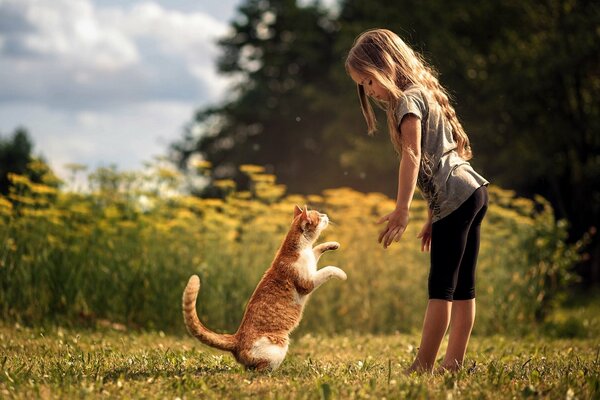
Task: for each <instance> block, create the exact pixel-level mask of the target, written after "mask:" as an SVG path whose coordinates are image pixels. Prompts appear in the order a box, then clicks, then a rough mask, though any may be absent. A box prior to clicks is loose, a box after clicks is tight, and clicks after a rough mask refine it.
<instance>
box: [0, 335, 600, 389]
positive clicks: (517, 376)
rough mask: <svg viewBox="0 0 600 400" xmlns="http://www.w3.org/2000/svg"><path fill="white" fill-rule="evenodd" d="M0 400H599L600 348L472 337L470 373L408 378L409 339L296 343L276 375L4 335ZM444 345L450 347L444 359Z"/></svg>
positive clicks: (184, 340) (71, 339)
mask: <svg viewBox="0 0 600 400" xmlns="http://www.w3.org/2000/svg"><path fill="white" fill-rule="evenodd" d="M0 339H1V340H0V397H2V398H6V399H13V398H14V399H31V398H40V397H41V398H55V399H59V398H79V397H86V398H96V397H97V398H176V397H179V398H181V399H185V398H188V399H192V398H208V399H221V398H231V399H238V398H246V397H250V396H254V397H259V398H273V399H276V398H280V399H287V398H299V399H323V398H325V399H328V398H344V399H359V398H411V399H413V398H414V399H449V398H452V399H481V398H483V399H511V398H527V397H542V398H552V399H565V398H566V399H575V398H578V399H592V398H598V396H600V360H599V352H600V342H599V341H598V339H595V340H593V339H587V340H569V341H565V340H550V339H543V340H540V339H539V338H537V337H535V336H527V337H525V338H524V339H518V340H517V339H507V338H505V337H501V336H487V337H479V336H475V337H473V338H472V342H471V345H470V350H469V354H468V357H467V359H466V362H465V368H464V369H463V370H462V371H460V372H458V373H446V374H443V375H434V376H432V375H416V374H413V375H410V376H406V375H404V373H403V371H404V369H405V368H407V367H408V365H409V364H410V362H411V361H412V359H413V358H414V355H415V354H416V351H417V346H418V336H416V335H409V334H393V335H387V336H380V335H356V334H352V333H347V334H345V335H344V336H333V337H322V336H317V335H293V339H292V343H291V346H290V352H289V354H288V357H287V358H286V360H285V361H284V363H283V364H282V366H281V368H280V369H279V370H277V371H275V372H272V373H258V372H248V371H245V370H244V369H242V368H241V367H240V366H239V365H238V364H237V363H236V362H235V361H234V359H233V358H232V357H231V356H230V355H229V354H226V353H222V352H218V351H214V350H212V349H209V348H207V347H205V346H203V345H201V344H199V343H198V342H197V341H195V339H192V338H189V337H179V336H170V335H165V334H162V333H144V334H131V333H123V332H118V331H113V330H102V331H95V332H90V331H73V330H68V329H57V328H52V329H46V330H44V329H26V328H22V327H19V328H14V327H6V326H3V327H0ZM444 346H445V343H444V345H443V346H442V349H441V350H442V352H441V353H440V355H443V351H444Z"/></svg>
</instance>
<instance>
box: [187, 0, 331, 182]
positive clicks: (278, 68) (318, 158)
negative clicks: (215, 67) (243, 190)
mask: <svg viewBox="0 0 600 400" xmlns="http://www.w3.org/2000/svg"><path fill="white" fill-rule="evenodd" d="M232 28H233V34H232V35H230V36H228V37H226V38H224V39H222V40H221V41H220V46H221V48H222V50H223V54H222V56H221V58H220V60H219V70H220V71H221V72H222V73H223V74H229V75H238V76H241V77H242V79H241V82H240V83H239V85H238V86H237V87H236V88H235V90H234V92H235V95H234V96H233V98H232V99H231V100H230V101H229V102H228V103H226V104H225V105H222V106H217V107H210V108H207V109H204V110H201V111H200V112H198V114H197V117H196V121H195V122H196V124H202V126H203V127H204V130H203V134H202V136H201V137H200V138H199V140H198V139H197V138H196V137H194V136H192V135H191V134H190V133H188V134H187V136H186V138H185V139H184V141H183V142H182V143H180V144H178V145H177V146H176V148H177V149H178V150H179V151H180V153H181V156H182V157H181V158H182V163H183V162H184V161H185V160H186V159H187V157H188V156H189V155H190V154H191V153H193V152H196V151H198V152H200V153H201V154H202V155H203V156H204V158H205V159H206V160H208V161H210V162H212V164H213V165H214V166H215V169H214V172H213V177H214V178H216V179H219V178H232V177H233V178H236V179H237V180H238V181H240V180H242V177H241V175H239V174H237V166H238V165H240V164H244V163H257V164H258V163H260V164H265V165H266V166H267V168H268V169H269V170H271V171H274V170H276V171H277V173H278V174H279V175H280V176H282V177H283V179H284V180H285V181H286V182H291V181H293V182H294V189H296V190H304V191H306V190H310V189H311V188H312V186H311V185H313V184H314V183H315V182H314V178H315V177H314V176H307V174H306V173H305V169H306V168H307V166H311V169H312V168H314V169H318V168H319V167H322V166H324V165H325V162H324V160H323V156H322V155H323V153H324V146H325V143H324V142H323V139H322V138H321V128H322V122H323V120H324V119H327V116H328V114H330V113H331V112H332V110H331V108H330V107H329V106H324V105H323V104H321V102H320V97H321V93H322V92H331V87H332V84H331V82H330V81H329V79H328V75H327V70H328V68H329V66H330V65H332V63H333V58H334V57H336V55H337V53H336V52H335V51H334V49H333V43H334V40H335V34H334V32H335V26H334V25H333V24H332V22H331V21H330V19H329V18H328V17H327V16H326V14H325V13H324V11H323V10H321V9H320V8H319V7H317V6H308V7H299V6H298V5H296V2H295V1H293V0H278V1H275V0H274V1H256V0H250V1H248V2H247V3H246V4H245V5H243V6H241V7H240V9H239V16H238V18H237V19H236V20H235V21H234V22H233V23H232ZM316 179H317V182H318V183H317V185H318V186H322V185H323V184H324V180H321V181H320V182H319V179H318V177H316Z"/></svg>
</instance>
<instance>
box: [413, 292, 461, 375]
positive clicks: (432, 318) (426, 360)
mask: <svg viewBox="0 0 600 400" xmlns="http://www.w3.org/2000/svg"><path fill="white" fill-rule="evenodd" d="M451 309H452V302H450V301H446V300H439V299H430V300H429V303H427V311H425V319H424V321H423V334H422V336H421V345H420V346H419V352H418V353H417V358H416V359H415V361H414V362H413V363H412V365H411V367H410V368H409V369H408V371H407V372H409V373H410V372H412V371H419V372H431V371H432V370H433V365H434V363H435V358H436V356H437V353H438V350H439V349H440V344H441V343H442V339H443V338H444V335H445V334H446V329H448V323H449V322H450V310H451Z"/></svg>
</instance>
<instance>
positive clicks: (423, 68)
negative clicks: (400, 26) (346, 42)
mask: <svg viewBox="0 0 600 400" xmlns="http://www.w3.org/2000/svg"><path fill="white" fill-rule="evenodd" d="M345 66H346V71H347V72H348V73H350V70H352V71H354V72H357V73H360V74H362V75H366V76H367V77H370V78H372V79H374V80H375V81H376V82H378V83H379V84H380V85H381V86H382V87H383V88H384V89H386V90H387V91H388V92H389V95H390V96H389V99H388V100H387V101H375V100H374V101H375V102H376V103H377V104H378V105H379V107H380V108H382V109H383V110H385V112H386V115H387V121H388V130H389V132H390V137H391V139H392V143H393V144H394V148H395V149H396V151H397V152H398V154H401V152H402V138H401V136H400V135H399V134H398V129H399V123H400V121H397V117H396V113H395V111H396V109H397V108H398V104H399V102H400V99H401V98H402V96H403V94H404V90H405V89H406V88H407V87H409V86H410V85H413V84H416V85H420V86H421V87H423V88H425V89H426V90H427V91H428V92H429V94H430V95H431V97H433V99H434V100H435V101H436V102H437V103H438V104H439V105H440V107H441V108H442V111H443V113H444V116H445V117H446V119H447V120H448V122H449V123H450V126H451V127H452V137H453V138H454V140H455V141H456V143H457V145H458V148H457V152H458V154H459V156H460V157H461V158H463V159H465V160H469V159H471V158H472V156H473V154H472V152H471V145H470V143H469V138H468V137H467V134H466V133H465V131H464V129H463V127H462V125H461V123H460V122H459V120H458V117H457V116H456V111H454V107H452V105H451V104H450V100H449V98H448V93H447V92H446V90H445V89H444V88H443V87H442V85H440V83H439V82H438V79H437V74H436V73H435V71H434V70H433V69H432V68H431V67H430V66H428V65H427V63H426V62H425V61H424V60H423V58H422V57H421V55H420V54H418V53H417V52H415V51H413V50H412V49H411V48H410V47H408V45H406V43H404V41H402V39H400V37H398V35H396V34H395V33H394V32H392V31H390V30H387V29H371V30H368V31H366V32H363V33H361V34H360V35H359V36H358V37H357V38H356V40H355V41H354V44H353V45H352V48H351V49H350V51H349V52H348V57H347V58H346V64H345ZM357 89H358V98H359V100H360V108H361V109H362V112H363V115H364V117H365V120H366V122H367V128H368V132H369V135H372V134H373V133H374V132H375V131H376V130H377V120H376V118H375V114H374V113H373V109H372V108H371V103H370V102H369V101H368V99H367V96H366V94H365V89H364V87H363V86H362V85H360V84H357Z"/></svg>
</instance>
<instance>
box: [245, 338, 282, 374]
mask: <svg viewBox="0 0 600 400" xmlns="http://www.w3.org/2000/svg"><path fill="white" fill-rule="evenodd" d="M287 351H288V342H287V341H285V342H283V343H273V342H272V341H271V340H270V339H269V338H268V337H266V336H262V337H260V338H259V339H257V340H256V341H255V342H254V343H253V344H252V348H251V349H250V352H249V354H250V356H251V357H252V359H254V360H255V362H253V363H252V364H253V365H252V367H253V368H254V369H257V370H261V369H270V370H274V369H277V368H278V367H279V366H280V365H281V363H282V362H283V359H284V358H285V355H286V354H287Z"/></svg>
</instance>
